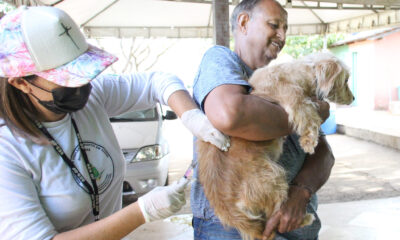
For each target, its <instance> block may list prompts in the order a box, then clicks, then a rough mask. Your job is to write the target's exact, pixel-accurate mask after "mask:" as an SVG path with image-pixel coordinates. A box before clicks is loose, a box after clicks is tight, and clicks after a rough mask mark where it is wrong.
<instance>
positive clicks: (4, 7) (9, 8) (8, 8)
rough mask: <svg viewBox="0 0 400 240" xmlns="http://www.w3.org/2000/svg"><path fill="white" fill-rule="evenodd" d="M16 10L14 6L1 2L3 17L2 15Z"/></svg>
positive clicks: (0, 7)
mask: <svg viewBox="0 0 400 240" xmlns="http://www.w3.org/2000/svg"><path fill="white" fill-rule="evenodd" d="M14 9H15V7H14V6H13V5H11V4H9V3H6V2H4V1H1V0H0V16H1V15H2V13H4V14H5V13H8V12H9V11H12V10H14Z"/></svg>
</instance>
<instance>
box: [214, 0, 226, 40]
mask: <svg viewBox="0 0 400 240" xmlns="http://www.w3.org/2000/svg"><path fill="white" fill-rule="evenodd" d="M212 3H213V15H214V44H217V45H222V46H225V47H229V0H213V1H212Z"/></svg>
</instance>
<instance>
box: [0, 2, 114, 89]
mask: <svg viewBox="0 0 400 240" xmlns="http://www.w3.org/2000/svg"><path fill="white" fill-rule="evenodd" d="M0 42H1V45H0V76H2V77H24V76H29V75H38V76H40V77H43V78H45V79H46V80H48V81H51V82H54V83H56V84H58V85H61V86H65V87H79V86H82V85H85V84H87V83H88V82H89V81H91V80H92V79H94V78H95V77H96V76H97V75H98V74H100V73H101V72H102V71H103V70H104V69H106V68H107V67H108V66H110V65H111V64H112V63H114V62H115V61H117V58H116V57H115V56H113V55H111V54H109V53H107V52H105V51H103V50H101V49H99V48H97V47H94V46H92V45H89V44H88V43H87V42H86V40H85V37H84V36H83V34H82V33H81V31H80V30H79V28H78V26H77V25H76V24H75V22H74V21H73V20H72V19H71V17H70V16H68V15H67V14H66V13H65V12H64V11H62V10H61V9H58V8H55V7H43V6H40V7H26V6H22V7H20V8H18V9H17V10H14V11H12V12H10V13H8V14H7V15H5V16H4V17H3V18H2V19H1V20H0Z"/></svg>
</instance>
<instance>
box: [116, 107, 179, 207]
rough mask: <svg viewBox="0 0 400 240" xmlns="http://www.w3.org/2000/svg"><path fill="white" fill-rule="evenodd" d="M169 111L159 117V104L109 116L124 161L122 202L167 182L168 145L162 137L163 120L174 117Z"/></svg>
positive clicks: (160, 111)
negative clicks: (145, 108) (124, 172)
mask: <svg viewBox="0 0 400 240" xmlns="http://www.w3.org/2000/svg"><path fill="white" fill-rule="evenodd" d="M176 118H177V116H176V114H175V113H174V112H172V111H166V115H165V116H163V114H162V110H161V106H160V105H157V106H156V107H155V108H152V109H148V110H142V111H133V112H128V113H124V114H121V115H119V116H117V117H112V118H110V121H111V125H112V127H113V129H114V132H115V135H116V136H117V140H118V142H119V144H120V146H121V148H122V152H123V153H124V157H125V161H126V174H125V179H124V184H123V202H125V203H126V202H132V201H135V200H137V198H138V197H140V196H141V195H143V194H145V193H147V192H149V191H150V190H152V189H153V188H155V187H157V186H164V185H168V166H169V155H170V154H169V146H168V143H167V142H166V140H165V139H164V138H163V136H162V125H163V120H164V119H176Z"/></svg>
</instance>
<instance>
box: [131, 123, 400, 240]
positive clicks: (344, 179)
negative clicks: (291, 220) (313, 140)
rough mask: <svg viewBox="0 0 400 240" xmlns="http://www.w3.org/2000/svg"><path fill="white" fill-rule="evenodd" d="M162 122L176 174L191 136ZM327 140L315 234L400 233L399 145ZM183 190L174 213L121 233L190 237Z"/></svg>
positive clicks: (364, 239) (381, 236)
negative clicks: (330, 159)
mask: <svg viewBox="0 0 400 240" xmlns="http://www.w3.org/2000/svg"><path fill="white" fill-rule="evenodd" d="M394 124H397V123H394ZM396 126H397V125H396ZM165 127H166V128H165V133H166V136H168V141H169V142H170V145H171V153H172V158H171V159H173V161H172V162H171V164H170V167H171V168H170V175H169V176H170V179H171V180H176V179H178V178H180V177H181V176H182V174H183V173H184V172H185V170H186V168H187V167H188V166H189V165H190V161H191V156H192V149H191V146H192V145H191V138H192V137H191V135H190V133H189V132H188V131H186V130H185V129H184V128H183V126H182V125H181V123H180V122H179V121H171V122H167V123H166V126H165ZM399 128H400V126H399ZM328 141H329V143H330V144H331V147H332V149H333V152H334V154H335V157H336V164H335V166H334V168H333V170H332V174H331V177H330V179H329V181H328V182H327V183H326V184H325V186H324V187H323V188H322V189H320V191H319V192H318V195H319V199H320V203H321V204H320V206H319V209H318V213H319V215H320V218H321V220H322V223H323V226H322V229H321V232H320V240H398V239H400V227H399V223H400V151H399V150H395V149H393V148H388V147H385V146H382V145H379V144H376V143H372V142H368V141H363V140H360V139H356V138H353V137H348V136H345V135H338V134H334V135H328ZM186 193H187V195H186V196H187V201H188V203H187V204H186V205H185V207H184V208H183V209H182V210H181V211H180V212H179V213H178V214H177V215H175V216H173V217H171V218H168V219H166V220H160V221H156V222H153V223H149V224H145V225H143V226H141V227H140V228H138V229H137V230H136V231H134V232H132V233H131V234H130V235H128V236H127V237H126V238H124V239H125V240H133V239H135V240H148V239H158V240H167V239H168V240H171V239H172V240H191V239H193V229H192V227H191V212H190V206H189V201H190V199H189V189H186Z"/></svg>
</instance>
